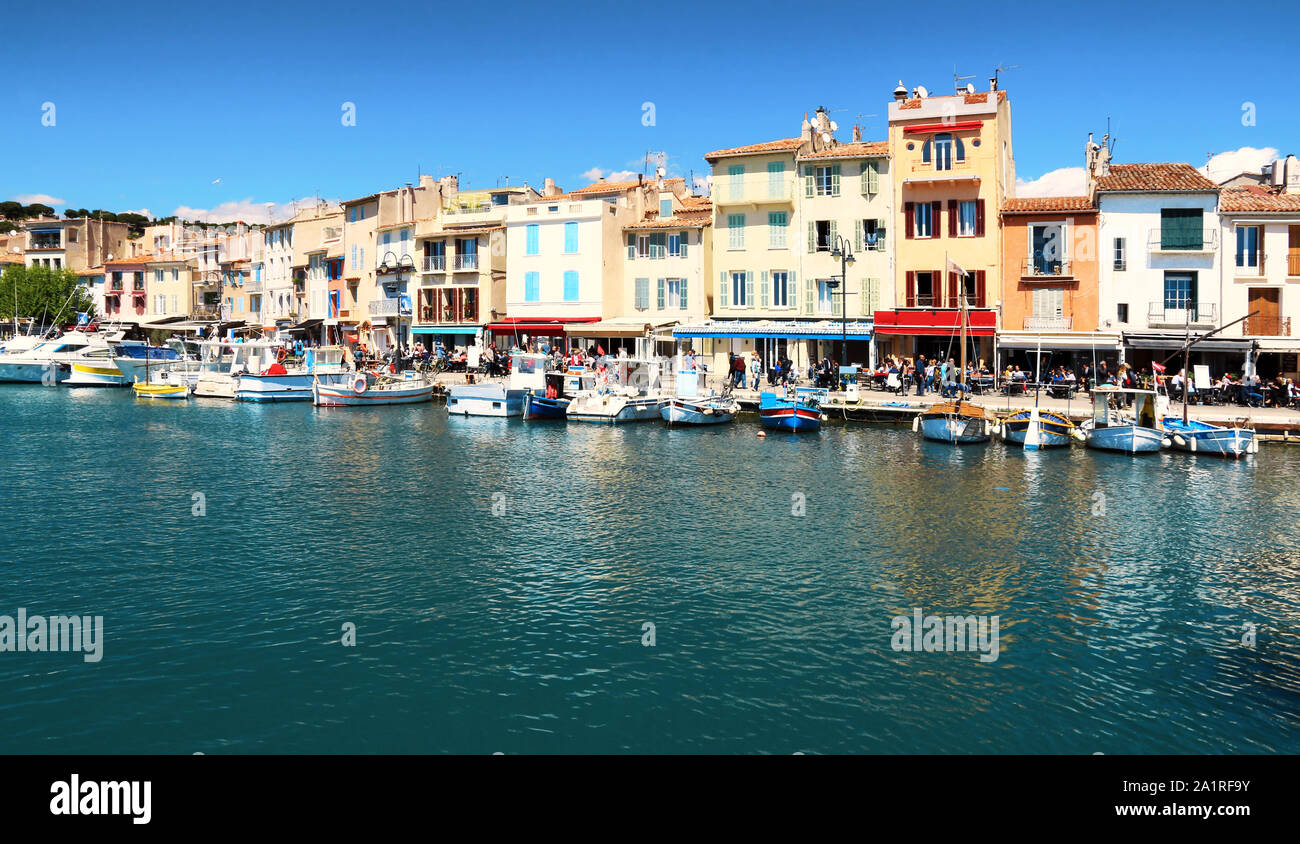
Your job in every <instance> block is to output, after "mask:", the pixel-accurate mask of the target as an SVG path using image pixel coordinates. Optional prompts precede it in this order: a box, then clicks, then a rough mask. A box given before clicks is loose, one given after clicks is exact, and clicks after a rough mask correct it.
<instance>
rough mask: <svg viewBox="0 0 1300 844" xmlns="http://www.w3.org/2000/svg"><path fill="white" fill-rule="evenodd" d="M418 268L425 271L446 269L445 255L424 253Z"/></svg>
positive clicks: (438, 271)
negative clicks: (422, 261)
mask: <svg viewBox="0 0 1300 844" xmlns="http://www.w3.org/2000/svg"><path fill="white" fill-rule="evenodd" d="M420 269H421V270H422V271H423V272H426V273H440V272H443V271H445V270H446V269H447V256H446V255H425V256H424V263H423V264H421V266H420Z"/></svg>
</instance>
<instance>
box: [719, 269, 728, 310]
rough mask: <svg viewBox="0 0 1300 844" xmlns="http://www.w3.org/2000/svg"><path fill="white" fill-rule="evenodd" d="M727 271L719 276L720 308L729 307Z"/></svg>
mask: <svg viewBox="0 0 1300 844" xmlns="http://www.w3.org/2000/svg"><path fill="white" fill-rule="evenodd" d="M727 281H728V279H727V271H726V270H723V271H722V272H721V273H719V274H718V307H720V308H725V307H728V305H727V298H728V297H727V286H728V285H727Z"/></svg>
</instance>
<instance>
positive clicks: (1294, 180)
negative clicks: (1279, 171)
mask: <svg viewBox="0 0 1300 844" xmlns="http://www.w3.org/2000/svg"><path fill="white" fill-rule="evenodd" d="M1282 193H1300V159H1298V158H1296V157H1295V156H1294V155H1288V156H1287V157H1286V181H1285V182H1284V183H1283V185H1282Z"/></svg>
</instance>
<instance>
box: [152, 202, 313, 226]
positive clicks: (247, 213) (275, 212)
mask: <svg viewBox="0 0 1300 844" xmlns="http://www.w3.org/2000/svg"><path fill="white" fill-rule="evenodd" d="M172 213H173V214H175V215H176V216H177V217H179V218H181V219H182V220H194V221H196V222H205V223H233V222H236V221H238V220H242V221H243V222H245V223H272V222H284V221H285V220H287V219H289V218H290V217H292V216H293V214H294V208H293V203H290V202H272V203H270V204H269V205H268V204H267V203H265V202H254V201H253V198H252V197H249V198H248V199H241V200H238V201H231V202H223V203H221V204H220V205H216V206H213V207H212V208H191V207H190V206H188V205H181V206H179V207H178V208H177V209H176V210H175V211H173V212H172Z"/></svg>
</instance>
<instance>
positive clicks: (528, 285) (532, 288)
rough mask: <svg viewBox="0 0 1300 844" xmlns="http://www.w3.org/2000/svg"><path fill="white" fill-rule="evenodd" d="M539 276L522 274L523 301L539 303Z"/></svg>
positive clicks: (540, 295)
mask: <svg viewBox="0 0 1300 844" xmlns="http://www.w3.org/2000/svg"><path fill="white" fill-rule="evenodd" d="M540 279H541V276H540V275H538V274H537V273H535V272H533V273H524V301H525V302H540V301H541V299H542V289H541V287H542V286H541V280H540Z"/></svg>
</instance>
